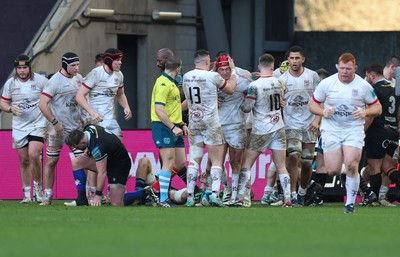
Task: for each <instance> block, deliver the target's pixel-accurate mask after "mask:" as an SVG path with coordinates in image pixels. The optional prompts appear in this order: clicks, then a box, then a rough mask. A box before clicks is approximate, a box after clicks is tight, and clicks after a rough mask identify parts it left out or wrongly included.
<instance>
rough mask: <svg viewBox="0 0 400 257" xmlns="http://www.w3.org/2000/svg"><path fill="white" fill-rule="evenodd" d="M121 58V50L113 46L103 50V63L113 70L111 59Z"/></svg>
mask: <svg viewBox="0 0 400 257" xmlns="http://www.w3.org/2000/svg"><path fill="white" fill-rule="evenodd" d="M121 58H122V52H121V51H120V50H118V49H115V48H109V49H107V50H106V51H105V52H104V57H103V61H104V64H106V65H107V66H108V67H109V68H110V69H111V70H112V71H113V68H112V63H113V61H115V60H118V59H121Z"/></svg>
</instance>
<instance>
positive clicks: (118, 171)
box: [66, 125, 132, 206]
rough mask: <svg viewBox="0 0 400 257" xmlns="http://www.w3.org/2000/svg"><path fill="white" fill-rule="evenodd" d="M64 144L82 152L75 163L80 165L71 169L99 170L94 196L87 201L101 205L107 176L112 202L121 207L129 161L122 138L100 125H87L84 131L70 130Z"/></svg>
mask: <svg viewBox="0 0 400 257" xmlns="http://www.w3.org/2000/svg"><path fill="white" fill-rule="evenodd" d="M66 143H67V145H68V146H69V147H71V149H72V148H76V149H80V150H84V151H85V154H84V157H83V158H80V159H79V161H78V163H77V164H76V165H77V166H79V167H73V168H80V169H90V170H93V171H96V172H97V173H98V176H97V189H96V196H95V197H94V199H93V200H92V201H91V203H90V204H91V205H92V206H100V205H101V195H102V192H103V189H104V184H105V181H106V177H107V179H108V184H109V187H110V203H111V205H114V206H122V205H123V197H124V194H125V188H126V181H127V179H128V175H129V171H130V169H131V165H132V163H131V159H130V158H129V155H128V152H127V150H126V148H125V146H124V145H123V143H122V142H121V140H120V139H119V138H118V137H117V136H115V135H114V134H111V133H108V132H106V131H105V130H104V128H103V127H101V126H98V125H88V126H86V127H85V128H84V129H83V131H82V130H73V131H72V132H71V133H70V135H69V136H68V138H67V140H66Z"/></svg>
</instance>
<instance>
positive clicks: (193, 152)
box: [189, 145, 204, 163]
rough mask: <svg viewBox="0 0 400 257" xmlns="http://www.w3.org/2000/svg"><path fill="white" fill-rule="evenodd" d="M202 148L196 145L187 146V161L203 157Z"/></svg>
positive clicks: (193, 161)
mask: <svg viewBox="0 0 400 257" xmlns="http://www.w3.org/2000/svg"><path fill="white" fill-rule="evenodd" d="M203 153H204V148H203V147H199V146H197V145H191V146H190V147H189V162H192V163H195V160H196V159H199V158H201V157H203Z"/></svg>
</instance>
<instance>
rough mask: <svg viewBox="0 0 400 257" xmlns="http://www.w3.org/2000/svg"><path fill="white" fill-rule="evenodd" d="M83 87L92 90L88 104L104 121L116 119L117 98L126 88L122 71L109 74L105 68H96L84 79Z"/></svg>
mask: <svg viewBox="0 0 400 257" xmlns="http://www.w3.org/2000/svg"><path fill="white" fill-rule="evenodd" d="M83 86H85V87H86V88H88V89H90V92H89V98H88V103H89V105H90V106H91V107H92V109H93V110H94V111H95V112H97V113H99V114H100V115H101V116H103V119H104V120H111V119H115V101H114V100H115V97H116V95H117V91H118V89H119V88H122V87H124V76H123V74H122V72H121V71H118V72H115V71H114V72H113V73H112V74H108V73H107V72H106V71H105V69H104V67H103V66H99V67H97V68H94V69H93V70H92V71H91V72H89V73H88V74H87V75H86V77H85V78H84V79H83Z"/></svg>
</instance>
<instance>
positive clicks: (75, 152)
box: [72, 148, 84, 157]
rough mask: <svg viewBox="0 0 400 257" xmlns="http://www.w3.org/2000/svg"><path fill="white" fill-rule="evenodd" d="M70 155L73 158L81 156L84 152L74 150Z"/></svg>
mask: <svg viewBox="0 0 400 257" xmlns="http://www.w3.org/2000/svg"><path fill="white" fill-rule="evenodd" d="M72 153H73V154H74V156H75V157H77V156H80V155H83V154H84V151H83V150H79V149H76V148H74V149H72Z"/></svg>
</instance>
